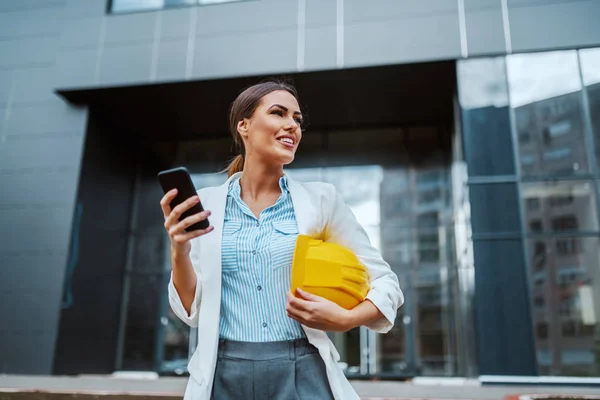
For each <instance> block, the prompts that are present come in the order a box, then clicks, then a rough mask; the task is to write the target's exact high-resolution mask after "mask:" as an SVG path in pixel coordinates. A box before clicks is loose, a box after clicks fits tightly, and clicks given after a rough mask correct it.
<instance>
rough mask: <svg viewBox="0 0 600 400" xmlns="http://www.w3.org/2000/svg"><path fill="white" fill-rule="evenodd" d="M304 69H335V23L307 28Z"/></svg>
mask: <svg viewBox="0 0 600 400" xmlns="http://www.w3.org/2000/svg"><path fill="white" fill-rule="evenodd" d="M304 43H305V47H304V69H305V70H320V69H334V68H336V65H337V53H336V52H337V36H336V27H335V25H325V26H318V27H317V26H312V27H307V28H306V34H305V39H304Z"/></svg>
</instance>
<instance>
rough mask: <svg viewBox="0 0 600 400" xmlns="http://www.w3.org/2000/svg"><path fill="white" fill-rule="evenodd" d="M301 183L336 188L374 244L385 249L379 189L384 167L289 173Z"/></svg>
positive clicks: (314, 169) (307, 169) (308, 170)
mask: <svg viewBox="0 0 600 400" xmlns="http://www.w3.org/2000/svg"><path fill="white" fill-rule="evenodd" d="M286 173H287V174H288V175H289V176H290V178H292V179H296V180H298V181H304V182H308V181H321V182H327V183H331V184H332V185H334V186H335V187H336V189H337V190H338V192H339V193H340V195H341V196H342V198H343V199H344V201H345V202H346V204H347V205H348V207H349V208H350V209H351V210H352V212H353V213H354V215H355V216H356V219H357V220H358V222H359V223H360V224H361V225H362V226H363V227H364V228H365V230H366V231H367V235H368V236H369V239H370V240H371V244H372V245H373V246H375V247H376V248H378V249H381V232H380V231H381V229H380V226H379V224H380V202H379V188H380V185H381V181H382V179H383V169H382V168H381V167H380V166H358V167H330V168H302V169H289V170H286Z"/></svg>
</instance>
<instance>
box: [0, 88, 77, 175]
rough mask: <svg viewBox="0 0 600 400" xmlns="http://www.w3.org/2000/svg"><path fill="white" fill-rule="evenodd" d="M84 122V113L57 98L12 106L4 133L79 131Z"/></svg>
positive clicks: (27, 133) (40, 134)
mask: <svg viewBox="0 0 600 400" xmlns="http://www.w3.org/2000/svg"><path fill="white" fill-rule="evenodd" d="M15 96H17V94H15ZM85 122H86V121H85V114H82V113H81V110H78V109H77V108H74V107H70V106H68V105H66V104H65V103H63V102H62V101H61V100H58V99H57V100H55V101H53V102H49V103H43V104H36V105H23V106H18V107H17V106H15V107H13V108H12V110H11V113H10V118H9V119H8V121H6V125H5V133H6V134H7V135H16V134H19V135H37V136H45V135H48V134H65V133H66V132H78V133H81V132H82V131H83V128H84V127H85ZM17 164H20V163H17Z"/></svg>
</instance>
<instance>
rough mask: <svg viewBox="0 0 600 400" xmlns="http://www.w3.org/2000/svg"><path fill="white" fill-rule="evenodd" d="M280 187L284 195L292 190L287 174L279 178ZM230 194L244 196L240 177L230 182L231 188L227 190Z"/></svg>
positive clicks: (238, 196) (237, 196)
mask: <svg viewBox="0 0 600 400" xmlns="http://www.w3.org/2000/svg"><path fill="white" fill-rule="evenodd" d="M279 187H280V188H281V194H282V195H283V196H287V195H288V194H289V192H290V189H289V188H288V179H287V176H286V175H285V174H283V175H282V177H281V178H279ZM227 194H228V195H230V196H233V197H236V198H238V199H240V198H241V197H242V187H241V186H240V177H237V178H235V179H233V180H232V181H231V183H230V184H229V190H228V192H227Z"/></svg>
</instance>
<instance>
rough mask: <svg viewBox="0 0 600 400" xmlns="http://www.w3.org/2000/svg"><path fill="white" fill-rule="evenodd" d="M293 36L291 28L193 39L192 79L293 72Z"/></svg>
mask: <svg viewBox="0 0 600 400" xmlns="http://www.w3.org/2000/svg"><path fill="white" fill-rule="evenodd" d="M296 35H297V32H296V29H290V30H282V31H276V32H255V33H246V34H244V35H237V34H230V35H227V36H213V37H196V50H195V53H194V67H193V76H194V77H195V78H208V77H225V76H235V75H242V76H243V75H259V74H269V73H274V72H291V71H294V70H296V62H297V54H296V49H297V36H296ZM274 38H276V39H274ZM267 43H268V45H266V44H267Z"/></svg>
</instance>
